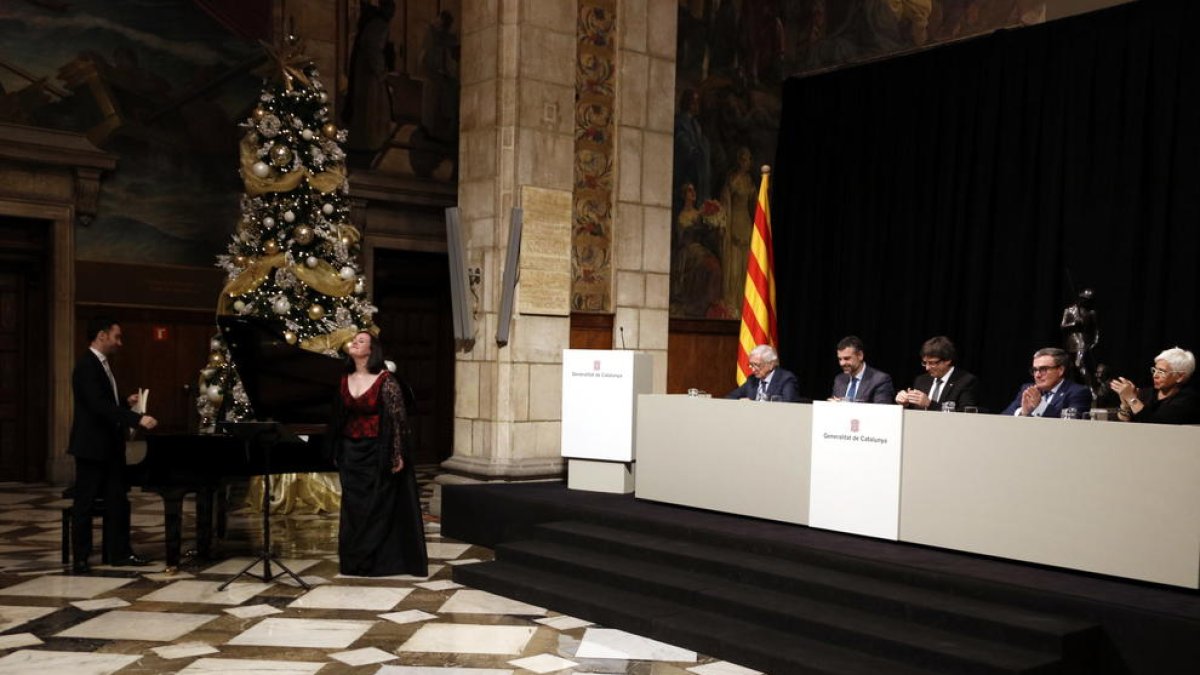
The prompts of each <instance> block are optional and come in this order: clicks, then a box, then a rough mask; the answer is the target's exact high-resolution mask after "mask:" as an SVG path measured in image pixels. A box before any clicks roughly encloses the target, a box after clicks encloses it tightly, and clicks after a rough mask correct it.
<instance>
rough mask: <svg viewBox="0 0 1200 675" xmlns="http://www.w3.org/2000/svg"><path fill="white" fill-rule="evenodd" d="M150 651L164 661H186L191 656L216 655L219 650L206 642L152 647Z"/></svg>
mask: <svg viewBox="0 0 1200 675" xmlns="http://www.w3.org/2000/svg"><path fill="white" fill-rule="evenodd" d="M150 651H152V652H154V653H155V654H158V655H159V657H161V658H164V659H186V658H189V657H192V656H204V655H205V654H216V653H218V652H219V651H220V650H218V649H217V648H216V647H214V646H212V645H210V644H208V643H207V642H181V643H180V644H177V645H167V646H165V647H154V648H152V649H151V650H150Z"/></svg>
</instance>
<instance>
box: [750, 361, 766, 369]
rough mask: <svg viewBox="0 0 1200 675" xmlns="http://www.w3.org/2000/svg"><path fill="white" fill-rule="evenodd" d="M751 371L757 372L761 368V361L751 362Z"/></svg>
mask: <svg viewBox="0 0 1200 675" xmlns="http://www.w3.org/2000/svg"><path fill="white" fill-rule="evenodd" d="M749 366H750V369H751V370H758V369H760V368H762V367H763V364H762V361H751V362H750V363H749Z"/></svg>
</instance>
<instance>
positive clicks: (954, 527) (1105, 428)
mask: <svg viewBox="0 0 1200 675" xmlns="http://www.w3.org/2000/svg"><path fill="white" fill-rule="evenodd" d="M811 432H812V406H811V405H805V404H786V403H754V402H749V401H727V400H723V399H704V398H693V397H688V396H665V395H642V396H640V397H639V399H638V423H637V443H636V457H637V473H636V490H635V492H636V495H637V496H638V497H639V498H643V499H650V500H654V501H660V502H667V503H671V504H680V505H685V506H692V507H698V508H704V509H710V510H714V511H722V512H726V513H733V514H738V515H745V516H754V517H759V518H767V519H771V520H778V521H783V522H789V523H796V524H801V525H807V524H808V499H809V490H810V487H811V481H810V471H809V467H810V462H811V441H810V437H811ZM900 481H901V483H900V491H899V495H900V509H899V513H900V523H899V532H900V541H905V542H912V543H918V544H927V545H931V546H938V547H942V548H948V549H954V550H960V551H968V552H972V553H981V554H986V555H992V556H998V557H1003V558H1010V559H1014V560H1023V561H1028V562H1034V563H1041V564H1046V565H1055V566H1059V567H1066V568H1070V569H1077V570H1084V571H1088V572H1097V573H1101V574H1109V575H1114V576H1119V577H1126V578H1130V579H1139V580H1143V581H1151V582H1157V583H1163V584H1170V585H1175V586H1184V587H1188V588H1200V427H1175V426H1163V425H1149V424H1140V425H1139V424H1123V423H1117V422H1088V421H1068V420H1052V419H1014V418H1009V417H1002V416H999V415H970V414H961V413H960V414H943V413H931V412H923V411H905V413H904V420H903V455H902V464H901V477H900Z"/></svg>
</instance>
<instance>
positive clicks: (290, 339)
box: [283, 330, 296, 345]
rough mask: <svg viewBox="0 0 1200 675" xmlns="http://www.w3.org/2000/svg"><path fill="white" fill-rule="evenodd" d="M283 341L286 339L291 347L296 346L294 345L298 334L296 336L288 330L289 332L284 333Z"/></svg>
mask: <svg viewBox="0 0 1200 675" xmlns="http://www.w3.org/2000/svg"><path fill="white" fill-rule="evenodd" d="M283 339H284V340H287V343H288V344H289V345H294V344H296V334H295V333H293V332H292V331H290V330H287V331H284V332H283Z"/></svg>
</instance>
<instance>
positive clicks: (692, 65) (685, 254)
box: [671, 0, 1046, 319]
mask: <svg viewBox="0 0 1200 675" xmlns="http://www.w3.org/2000/svg"><path fill="white" fill-rule="evenodd" d="M1045 15H1046V2H1045V0H680V1H679V23H678V37H677V40H678V41H677V49H678V51H677V54H676V58H677V61H676V73H675V91H676V94H677V96H678V98H677V100H676V107H675V110H676V115H675V158H674V160H675V169H674V180H673V183H672V186H673V189H674V195H675V196H674V200H673V201H674V210H673V213H674V221H673V223H674V227H673V229H672V239H671V241H672V258H671V259H672V270H671V315H672V316H674V317H678V318H701V319H736V318H738V317H739V316H740V310H741V304H742V292H743V284H744V278H745V273H746V259H747V255H748V253H749V245H750V231H751V228H752V227H753V223H754V207H755V201H756V199H757V196H758V195H757V191H758V183H759V176H760V174H759V167H761V166H762V165H763V164H773V163H774V155H775V142H776V135H777V133H778V130H779V117H780V108H781V97H780V92H781V85H782V82H783V80H784V79H785V78H786V77H789V76H792V75H797V74H803V73H805V72H811V71H815V70H819V69H823V68H831V67H836V66H841V65H845V64H849V63H854V62H857V61H863V60H868V59H874V58H878V57H880V56H886V55H890V54H897V53H901V52H905V51H910V50H913V49H919V48H921V47H926V46H929V45H932V44H935V43H939V42H945V41H948V40H954V39H958V38H962V37H967V36H970V35H978V34H981V33H987V32H990V31H992V30H995V29H998V28H1004V27H1011V26H1020V25H1030V24H1035V23H1041V22H1043V21H1045ZM774 226H775V227H776V228H780V227H787V224H786V223H779V222H776V223H774Z"/></svg>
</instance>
